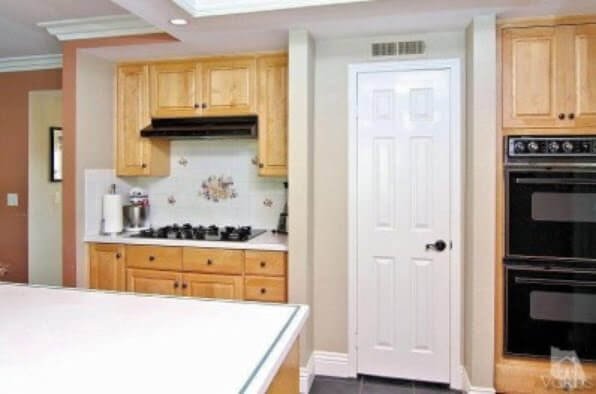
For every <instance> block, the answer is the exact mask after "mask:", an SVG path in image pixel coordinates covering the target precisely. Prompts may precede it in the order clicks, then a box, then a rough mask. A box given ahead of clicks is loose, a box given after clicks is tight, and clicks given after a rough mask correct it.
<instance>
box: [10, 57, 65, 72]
mask: <svg viewBox="0 0 596 394" xmlns="http://www.w3.org/2000/svg"><path fill="white" fill-rule="evenodd" d="M54 68H62V55H37V56H19V57H5V58H0V72H4V73H7V72H13V71H33V70H50V69H54Z"/></svg>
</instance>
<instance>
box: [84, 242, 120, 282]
mask: <svg viewBox="0 0 596 394" xmlns="http://www.w3.org/2000/svg"><path fill="white" fill-rule="evenodd" d="M89 249H90V250H89V254H90V267H89V271H90V272H89V287H90V288H91V289H97V290H116V291H125V290H126V275H125V272H124V271H125V268H124V261H125V259H124V247H123V246H122V245H117V244H91V245H90V246H89Z"/></svg>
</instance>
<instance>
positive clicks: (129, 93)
mask: <svg viewBox="0 0 596 394" xmlns="http://www.w3.org/2000/svg"><path fill="white" fill-rule="evenodd" d="M148 83H149V71H148V67H147V66H146V65H130V66H121V67H119V68H118V86H117V90H118V94H117V128H118V132H117V138H118V144H117V149H118V155H117V167H118V175H124V176H126V175H147V174H148V173H149V166H148V163H149V162H150V160H151V158H150V152H151V146H150V141H149V140H146V139H143V138H142V137H141V129H143V128H145V127H146V126H148V125H149V124H150V123H151V119H150V117H149V112H148V111H149V106H148V103H147V97H148Z"/></svg>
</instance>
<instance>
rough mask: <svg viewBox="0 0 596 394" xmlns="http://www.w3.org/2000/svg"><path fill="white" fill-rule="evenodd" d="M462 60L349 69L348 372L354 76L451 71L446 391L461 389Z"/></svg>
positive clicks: (354, 282)
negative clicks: (450, 388)
mask: <svg viewBox="0 0 596 394" xmlns="http://www.w3.org/2000/svg"><path fill="white" fill-rule="evenodd" d="M460 64H461V61H460V59H436V60H435V59H424V60H414V61H395V62H382V63H381V62H376V63H363V64H352V65H350V66H349V72H348V78H349V81H348V86H349V93H348V99H349V112H348V116H349V129H348V370H349V373H350V375H351V376H356V374H357V373H358V350H357V344H358V340H357V327H358V325H357V322H358V315H357V305H358V302H357V300H358V277H357V273H358V270H357V258H358V246H357V240H358V237H357V234H358V217H357V208H358V205H357V204H358V202H357V193H358V175H357V174H358V122H357V114H358V108H357V107H358V105H357V103H358V74H360V73H372V72H390V71H410V70H437V69H442V70H445V69H448V70H450V71H451V73H450V74H451V83H450V94H451V96H452V97H453V98H454V99H453V100H451V109H450V110H451V169H450V185H451V209H450V213H451V215H450V216H451V224H450V228H451V242H452V243H453V247H452V249H451V250H450V251H449V254H450V266H451V269H450V278H449V280H450V323H449V326H450V327H449V329H450V335H449V338H450V355H449V359H450V361H449V367H450V372H449V375H450V386H451V387H452V388H454V389H458V390H461V389H462V388H463V387H462V365H463V362H462V361H463V336H462V334H463V331H462V324H463V315H462V310H463V297H462V295H463V291H462V286H463V280H462V278H463V260H462V259H463V250H464V245H463V236H462V235H463V226H462V223H463V189H462V186H463V176H464V157H463V154H464V152H465V150H464V146H463V142H464V139H463V137H464V134H463V129H462V116H463V114H462V110H461V109H462V86H461V81H462V75H461V65H460Z"/></svg>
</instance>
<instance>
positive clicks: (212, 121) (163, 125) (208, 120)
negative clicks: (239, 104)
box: [141, 115, 259, 139]
mask: <svg viewBox="0 0 596 394" xmlns="http://www.w3.org/2000/svg"><path fill="white" fill-rule="evenodd" d="M258 125H259V118H258V116H256V115H246V116H220V117H197V118H175V119H153V120H152V121H151V125H150V126H148V127H146V128H144V129H143V130H141V136H142V137H147V138H168V139H228V138H257V135H258V129H259V126H258Z"/></svg>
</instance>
